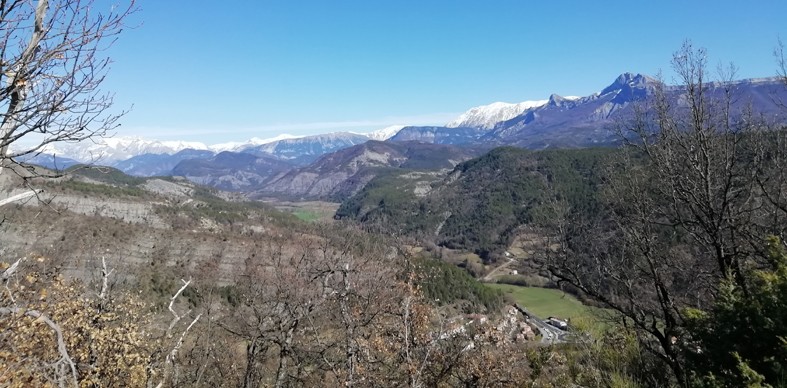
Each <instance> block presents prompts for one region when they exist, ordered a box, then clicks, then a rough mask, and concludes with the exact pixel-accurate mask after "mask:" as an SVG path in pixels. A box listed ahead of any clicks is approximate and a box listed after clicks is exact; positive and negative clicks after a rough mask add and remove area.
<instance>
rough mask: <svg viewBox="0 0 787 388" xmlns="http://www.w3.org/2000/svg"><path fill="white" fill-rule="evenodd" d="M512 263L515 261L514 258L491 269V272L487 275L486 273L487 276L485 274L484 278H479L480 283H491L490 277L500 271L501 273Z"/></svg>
mask: <svg viewBox="0 0 787 388" xmlns="http://www.w3.org/2000/svg"><path fill="white" fill-rule="evenodd" d="M514 261H516V259H515V258H513V257H512V258H509V259H508V261H507V262H505V263H503V264H501V265H500V266H498V267H497V268H495V269H493V270H491V271H489V273H488V274H486V276H484V277H483V278H481V281H483V282H491V281H492V276H494V275H497V273H498V272H500V271H502V270H504V269H506V268H507V267H508V266H509V265H511V263H513V262H514Z"/></svg>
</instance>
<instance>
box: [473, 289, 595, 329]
mask: <svg viewBox="0 0 787 388" xmlns="http://www.w3.org/2000/svg"><path fill="white" fill-rule="evenodd" d="M487 286H489V287H492V288H496V289H499V290H502V291H503V292H504V293H505V294H506V295H510V296H511V297H512V298H513V299H514V300H515V301H516V302H517V303H519V304H520V305H522V306H523V307H525V308H527V309H528V310H530V312H532V313H533V314H535V315H536V316H538V317H539V318H547V317H559V318H562V319H566V318H569V319H572V320H575V319H576V318H593V313H594V310H596V309H595V308H592V307H589V306H585V305H583V304H582V302H580V301H579V300H577V298H575V297H574V296H572V295H570V294H566V293H565V292H563V291H560V290H555V289H551V288H539V287H521V286H513V285H509V284H487Z"/></svg>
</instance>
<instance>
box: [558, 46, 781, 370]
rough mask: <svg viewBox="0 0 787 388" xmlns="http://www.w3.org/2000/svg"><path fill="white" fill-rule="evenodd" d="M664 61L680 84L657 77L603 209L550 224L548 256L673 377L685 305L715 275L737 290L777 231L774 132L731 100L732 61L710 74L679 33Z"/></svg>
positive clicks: (679, 360)
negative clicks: (554, 243)
mask: <svg viewBox="0 0 787 388" xmlns="http://www.w3.org/2000/svg"><path fill="white" fill-rule="evenodd" d="M672 65H673V69H674V71H675V73H676V74H677V76H678V77H679V80H680V86H676V87H668V86H665V85H664V83H663V82H661V83H659V84H658V85H657V87H656V89H655V93H654V97H653V98H652V99H651V100H650V101H649V103H648V104H647V105H646V106H644V107H642V108H641V109H638V110H637V113H636V114H635V115H634V117H633V118H632V120H631V121H630V122H628V123H627V125H626V127H625V131H624V133H622V134H623V135H624V139H626V140H628V148H627V150H626V152H625V153H624V157H621V158H618V159H617V160H616V161H614V162H613V163H612V167H611V168H610V173H609V174H608V179H607V180H606V183H605V186H604V188H603V191H604V194H603V197H604V200H603V202H604V211H602V212H601V215H600V216H599V217H598V218H596V219H582V218H574V219H565V218H563V219H561V220H560V221H558V222H556V223H555V225H553V226H554V227H555V228H556V229H554V230H555V231H556V234H557V235H558V236H560V238H559V241H558V242H559V244H560V249H559V250H558V252H556V253H554V252H553V253H552V254H551V256H552V258H551V260H549V261H548V263H549V266H550V270H551V272H552V273H553V274H555V275H556V276H557V277H558V278H559V279H561V280H562V281H565V282H568V283H570V284H571V285H573V286H576V287H578V288H579V289H580V290H582V291H583V292H585V293H587V294H589V295H591V296H592V297H594V298H595V299H597V300H599V301H601V302H602V303H603V304H604V305H605V306H607V307H609V308H611V309H614V310H616V311H617V312H618V313H620V315H621V316H622V317H624V319H623V321H622V322H623V323H624V324H626V325H630V326H633V328H634V329H635V331H636V333H637V334H638V335H639V337H640V342H641V344H642V345H643V347H644V348H646V349H649V350H650V351H651V353H652V354H653V355H655V356H656V357H658V358H660V359H661V360H662V361H663V362H664V363H665V364H667V365H669V366H670V367H671V369H672V371H673V372H674V376H675V378H676V379H677V381H678V383H680V384H684V383H685V382H686V381H687V380H686V379H687V376H688V375H687V371H686V370H685V368H684V364H683V357H682V352H684V351H688V350H687V349H688V348H690V346H686V345H687V344H688V343H687V341H688V339H687V338H688V337H687V335H686V332H685V328H684V321H685V317H684V315H685V313H686V309H687V308H707V307H708V306H709V305H710V304H711V303H712V301H713V299H714V297H715V295H716V292H717V290H716V286H717V285H718V284H719V280H720V279H722V278H725V277H731V278H732V279H734V281H735V283H736V284H737V286H739V287H741V289H743V290H746V288H747V279H746V277H745V276H744V273H745V268H746V267H747V266H757V265H763V263H764V262H765V261H764V260H758V258H763V255H762V253H763V252H761V249H760V247H761V246H763V239H764V238H765V237H766V236H767V235H769V234H775V235H783V234H784V227H785V226H784V225H785V222H784V221H785V217H787V212H785V210H786V209H787V208H785V207H784V206H783V205H784V204H785V201H786V200H787V197H786V196H785V187H784V181H783V180H782V179H780V176H781V175H783V171H781V170H782V169H781V168H780V167H779V166H781V164H780V163H781V162H780V161H781V159H782V158H783V157H784V155H785V149H784V144H785V142H784V141H783V137H784V132H783V131H782V130H778V129H776V130H774V128H772V127H770V126H769V125H768V123H767V122H766V121H765V120H764V119H763V118H761V117H759V116H758V115H757V114H756V113H755V112H753V111H752V109H751V108H750V106H749V104H747V103H746V102H745V101H738V100H736V98H737V96H736V93H735V87H736V83H735V82H733V76H734V67H730V68H729V69H727V70H724V71H720V77H721V79H720V80H719V81H717V82H710V81H709V77H708V72H707V56H706V53H705V51H704V50H703V49H695V48H693V47H692V46H691V44H690V43H686V44H684V46H683V47H682V48H681V49H680V50H679V51H678V52H676V53H675V55H674V56H673V61H672ZM557 209H558V210H561V207H560V206H558V207H557ZM562 210H566V209H565V208H563V209H562ZM558 213H561V212H560V211H558ZM562 213H563V214H564V215H565V214H570V212H567V211H563V212H562Z"/></svg>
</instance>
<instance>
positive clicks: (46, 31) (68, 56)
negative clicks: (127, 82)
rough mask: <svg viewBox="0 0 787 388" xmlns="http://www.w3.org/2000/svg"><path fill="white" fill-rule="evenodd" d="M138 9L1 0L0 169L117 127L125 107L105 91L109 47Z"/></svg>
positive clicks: (84, 0) (82, 1)
mask: <svg viewBox="0 0 787 388" xmlns="http://www.w3.org/2000/svg"><path fill="white" fill-rule="evenodd" d="M134 10H135V6H134V0H128V1H125V4H124V5H121V6H117V5H110V4H107V3H100V2H94V1H93V0H51V1H50V0H37V1H28V0H10V1H0V168H1V167H2V166H3V165H7V164H8V163H12V162H13V158H17V157H20V156H24V155H30V154H37V153H40V152H41V151H43V149H44V147H45V146H47V145H48V144H51V143H56V142H77V141H83V140H87V139H90V138H92V137H97V136H103V135H105V134H106V133H107V131H109V130H112V129H114V128H116V127H117V126H118V119H119V118H120V117H121V116H122V114H123V112H113V111H111V110H110V107H111V106H112V101H113V95H112V94H110V93H106V92H104V91H102V90H101V84H102V83H103V81H104V78H105V76H106V74H107V71H108V69H109V65H110V63H111V60H110V58H108V57H106V56H105V50H106V49H107V48H108V47H109V46H111V45H112V43H113V42H114V41H115V40H116V38H117V36H118V34H120V32H121V31H122V29H123V27H124V25H123V22H124V20H125V19H126V17H127V16H128V15H129V14H131V13H132V12H134Z"/></svg>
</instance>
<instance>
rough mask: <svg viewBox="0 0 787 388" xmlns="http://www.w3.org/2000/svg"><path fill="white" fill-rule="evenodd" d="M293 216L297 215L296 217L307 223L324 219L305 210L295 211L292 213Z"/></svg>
mask: <svg viewBox="0 0 787 388" xmlns="http://www.w3.org/2000/svg"><path fill="white" fill-rule="evenodd" d="M292 214H293V215H295V217H298V218H300V219H301V220H303V221H307V222H312V221H317V220H319V219H321V218H322V216H320V215H319V214H317V213H316V212H313V211H309V210H303V209H299V210H295V211H294V212H292Z"/></svg>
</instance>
